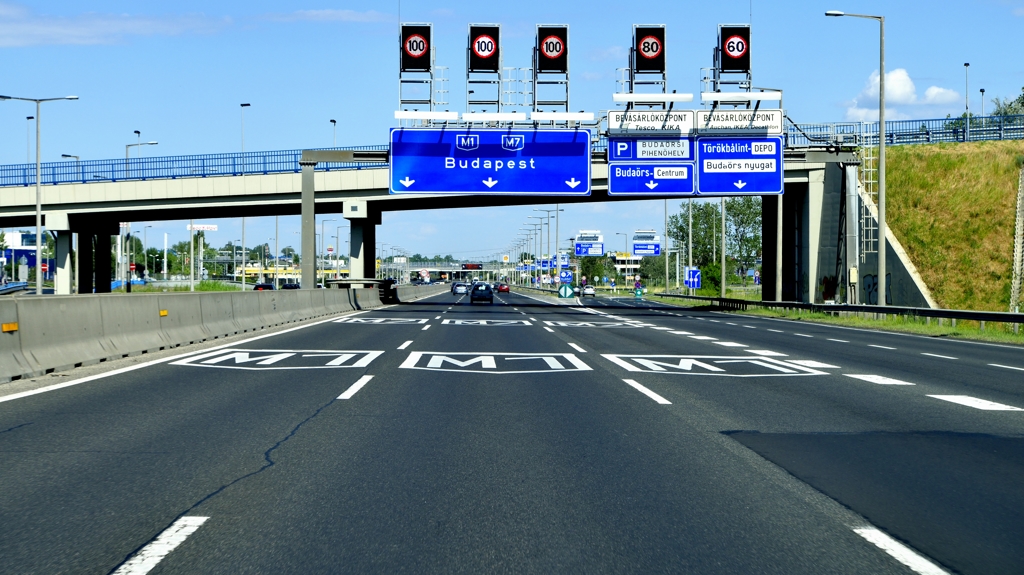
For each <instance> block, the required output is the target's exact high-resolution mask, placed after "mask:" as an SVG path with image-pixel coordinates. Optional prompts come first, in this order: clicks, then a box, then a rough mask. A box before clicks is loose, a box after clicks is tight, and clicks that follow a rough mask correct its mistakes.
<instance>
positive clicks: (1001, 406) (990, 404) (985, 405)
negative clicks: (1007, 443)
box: [928, 395, 1024, 411]
mask: <svg viewBox="0 0 1024 575" xmlns="http://www.w3.org/2000/svg"><path fill="white" fill-rule="evenodd" d="M928 397H934V398H935V399H941V400H942V401H948V402H950V403H956V404H959V405H965V406H967V407H973V408H974V409H982V410H985V411H1024V409H1021V408H1019V407H1014V406H1012V405H1006V404H1005V403H996V402H994V401H988V400H987V399H978V398H977V397H971V396H969V395H929V396H928Z"/></svg>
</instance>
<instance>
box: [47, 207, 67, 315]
mask: <svg viewBox="0 0 1024 575" xmlns="http://www.w3.org/2000/svg"><path fill="white" fill-rule="evenodd" d="M46 231H47V232H56V234H57V239H56V240H55V241H54V244H55V248H56V250H55V251H56V253H55V254H54V264H55V265H54V267H55V268H56V269H54V270H53V271H54V278H53V279H54V281H53V288H54V289H53V291H54V293H56V294H57V295H69V294H71V278H72V268H71V238H72V235H71V226H70V225H69V224H68V214H67V212H47V213H46Z"/></svg>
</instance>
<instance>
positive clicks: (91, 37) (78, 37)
mask: <svg viewBox="0 0 1024 575" xmlns="http://www.w3.org/2000/svg"><path fill="white" fill-rule="evenodd" d="M229 23H230V20H229V19H227V18H212V17H209V16H206V15H203V14H188V15H170V16H160V17H151V16H133V15H130V14H97V13H85V14H79V15H77V16H49V15H45V14H35V13H33V12H31V11H30V10H28V9H27V8H24V7H23V6H20V5H17V4H11V3H7V2H0V47H14V46H40V45H57V44H72V45H90V44H113V43H116V42H119V41H121V40H123V39H124V38H126V37H129V36H177V35H180V34H189V33H208V32H213V31H216V30H217V29H219V28H221V27H223V26H225V25H227V24H229Z"/></svg>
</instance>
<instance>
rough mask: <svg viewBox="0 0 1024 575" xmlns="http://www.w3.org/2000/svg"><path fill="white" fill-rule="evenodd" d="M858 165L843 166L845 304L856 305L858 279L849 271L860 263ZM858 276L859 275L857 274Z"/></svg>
mask: <svg viewBox="0 0 1024 575" xmlns="http://www.w3.org/2000/svg"><path fill="white" fill-rule="evenodd" d="M859 169H860V165H859V164H857V163H848V164H845V165H844V166H843V170H844V171H845V174H844V176H845V177H846V242H845V243H846V269H845V270H844V271H845V274H844V275H845V276H846V303H848V304H856V303H859V302H858V299H859V298H858V297H857V284H858V283H860V278H859V277H853V276H852V275H851V273H850V271H851V269H853V268H856V267H858V262H859V261H860V194H858V193H857V185H858V179H857V173H858V171H859ZM858 275H859V274H858Z"/></svg>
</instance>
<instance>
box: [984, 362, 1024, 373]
mask: <svg viewBox="0 0 1024 575" xmlns="http://www.w3.org/2000/svg"><path fill="white" fill-rule="evenodd" d="M989 365H991V366H992V367H1001V368H1003V369H1014V370H1017V371H1024V367H1013V366H1010V365H999V364H998V363H990V364H989Z"/></svg>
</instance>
